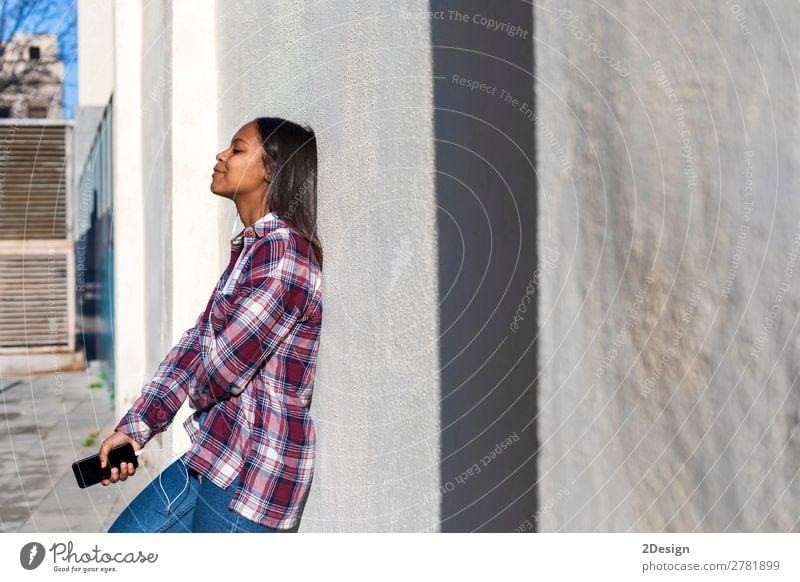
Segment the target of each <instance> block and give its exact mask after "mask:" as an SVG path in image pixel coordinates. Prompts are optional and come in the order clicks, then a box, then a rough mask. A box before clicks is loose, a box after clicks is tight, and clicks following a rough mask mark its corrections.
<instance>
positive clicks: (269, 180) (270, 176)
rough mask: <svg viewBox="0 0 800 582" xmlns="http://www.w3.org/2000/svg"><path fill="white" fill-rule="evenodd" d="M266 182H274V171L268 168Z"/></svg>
mask: <svg viewBox="0 0 800 582" xmlns="http://www.w3.org/2000/svg"><path fill="white" fill-rule="evenodd" d="M264 181H265V182H266V183H267V184H269V183H270V182H272V169H271V168H267V169H266V171H265V172H264Z"/></svg>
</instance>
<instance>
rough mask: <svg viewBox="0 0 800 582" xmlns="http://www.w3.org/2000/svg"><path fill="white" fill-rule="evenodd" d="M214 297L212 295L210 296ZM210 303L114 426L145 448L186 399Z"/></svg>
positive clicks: (166, 425) (164, 428)
mask: <svg viewBox="0 0 800 582" xmlns="http://www.w3.org/2000/svg"><path fill="white" fill-rule="evenodd" d="M212 297H213V295H212ZM210 305H211V300H209V303H208V305H207V306H206V309H205V311H203V313H201V314H200V315H199V316H198V318H197V321H196V322H195V325H194V327H191V328H189V329H187V330H186V331H185V332H183V335H181V337H180V339H179V340H178V342H177V343H176V344H175V345H174V346H173V348H172V349H171V350H170V351H169V353H168V354H167V355H166V357H165V358H164V360H163V361H162V362H161V364H159V366H158V370H157V371H156V373H155V375H154V376H153V378H152V379H151V380H150V382H148V383H147V384H145V386H144V388H142V392H141V395H140V396H139V398H137V399H136V401H135V402H134V403H133V405H132V406H131V408H130V409H129V410H128V412H127V413H125V416H123V417H122V419H121V420H120V421H119V423H118V424H117V426H116V427H115V430H116V431H119V432H123V433H125V434H127V435H128V436H130V437H131V438H132V439H133V440H135V441H136V442H137V443H138V444H140V445H141V446H142V447H144V446H145V445H146V444H147V443H148V441H149V440H150V439H151V438H153V437H154V436H155V435H156V434H158V433H159V432H162V431H164V430H166V429H167V427H168V426H169V424H170V423H171V422H172V419H173V418H174V416H175V414H176V413H177V412H178V409H179V408H180V407H181V405H182V404H183V402H184V400H186V395H187V393H188V391H187V385H186V380H187V378H188V377H190V374H191V372H190V370H192V369H193V368H194V364H193V362H194V361H195V358H196V356H197V354H198V352H199V350H198V335H199V333H198V332H199V329H200V326H201V325H202V322H203V321H205V319H206V315H207V312H208V309H209V307H210Z"/></svg>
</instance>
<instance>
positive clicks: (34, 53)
mask: <svg viewBox="0 0 800 582" xmlns="http://www.w3.org/2000/svg"><path fill="white" fill-rule="evenodd" d="M40 55H41V51H40V50H39V47H38V46H32V47H29V48H28V57H29V58H30V59H31V60H32V61H38V60H39V57H40Z"/></svg>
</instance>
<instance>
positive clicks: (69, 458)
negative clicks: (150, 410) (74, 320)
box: [0, 370, 158, 532]
mask: <svg viewBox="0 0 800 582" xmlns="http://www.w3.org/2000/svg"><path fill="white" fill-rule="evenodd" d="M93 382H98V378H97V376H96V375H95V374H94V373H93V371H87V370H84V371H81V372H64V373H62V374H60V375H57V374H46V375H40V376H32V377H29V378H28V377H26V378H7V377H0V531H2V532H104V531H106V529H107V528H108V526H109V525H111V523H112V522H113V521H114V519H115V518H116V516H117V515H118V514H119V513H120V512H121V511H122V509H123V508H124V507H125V506H126V505H127V503H128V502H129V501H130V500H131V499H133V498H134V497H135V496H136V495H137V494H138V493H139V491H141V489H142V488H143V487H144V486H145V485H147V484H148V483H149V482H150V481H151V479H152V478H154V477H156V476H157V475H158V472H157V471H154V470H153V468H152V467H150V468H149V467H146V466H145V465H144V464H143V463H142V460H141V459H140V464H139V468H138V469H137V471H136V475H134V476H133V477H131V478H129V479H128V480H127V481H125V482H120V483H116V484H111V485H108V486H106V487H104V486H103V485H102V484H98V485H94V486H92V487H88V488H86V489H81V488H80V487H78V485H77V482H76V481H75V476H74V474H73V472H72V462H73V461H76V460H78V459H81V458H83V457H86V456H89V455H91V454H94V453H96V452H97V451H98V449H99V448H100V444H101V443H102V440H103V438H106V437H107V436H108V435H110V434H111V432H112V431H113V427H114V426H115V425H116V420H117V419H115V418H114V412H113V410H112V407H111V401H110V398H109V394H108V389H107V388H106V387H105V386H102V387H99V388H90V384H92V383H93ZM98 431H99V434H98Z"/></svg>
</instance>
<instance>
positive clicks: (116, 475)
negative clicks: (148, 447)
mask: <svg viewBox="0 0 800 582" xmlns="http://www.w3.org/2000/svg"><path fill="white" fill-rule="evenodd" d="M125 443H131V444H132V445H133V450H134V451H139V450H141V449H142V445H140V444H139V443H137V442H136V441H135V440H133V439H132V438H131V437H129V436H128V435H126V434H125V433H124V432H120V431H116V432H115V433H114V434H112V435H111V436H110V437H108V438H107V439H106V440H104V441H103V444H102V445H100V452H99V453H98V455H99V457H100V466H101V467H102V468H105V466H106V464H107V463H108V453H109V452H110V451H111V449H113V448H114V447H117V446H119V445H122V444H125ZM134 473H136V468H135V467H134V466H133V463H122V464H121V465H120V467H119V469H117V468H116V467H111V479H103V485H104V486H105V485H108V484H109V482H110V483H116V482H117V481H124V480H125V479H127V478H128V477H130V476H131V475H133V474H134Z"/></svg>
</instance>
